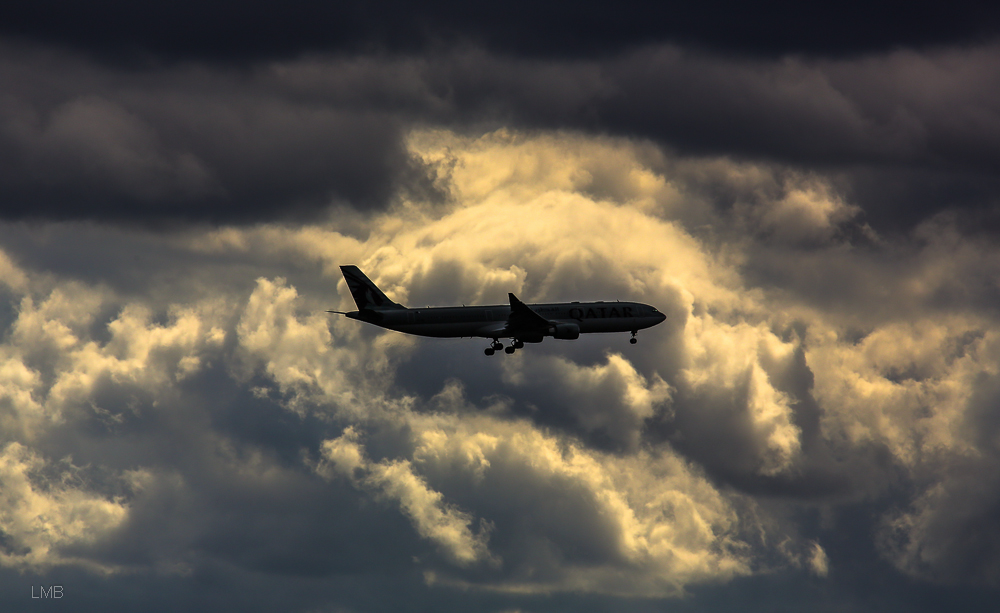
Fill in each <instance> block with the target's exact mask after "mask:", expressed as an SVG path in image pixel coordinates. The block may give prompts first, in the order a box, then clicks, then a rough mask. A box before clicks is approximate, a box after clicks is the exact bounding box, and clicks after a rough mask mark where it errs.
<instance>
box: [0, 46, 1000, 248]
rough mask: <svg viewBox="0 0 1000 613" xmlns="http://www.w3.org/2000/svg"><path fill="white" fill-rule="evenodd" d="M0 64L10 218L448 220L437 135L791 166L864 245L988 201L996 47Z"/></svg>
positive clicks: (0, 180)
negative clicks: (140, 65)
mask: <svg viewBox="0 0 1000 613" xmlns="http://www.w3.org/2000/svg"><path fill="white" fill-rule="evenodd" d="M4 55H5V56H6V58H7V59H6V61H5V62H4V65H3V71H2V74H0V79H2V80H3V81H4V83H5V96H4V97H3V98H2V99H0V120H2V123H0V158H2V159H3V161H4V164H3V170H2V171H0V199H2V214H3V216H4V217H6V218H8V219H10V218H24V217H34V218H94V219H125V220H140V221H142V220H164V219H166V220H170V219H176V220H205V221H215V222H222V221H237V222H240V221H243V222H246V221H253V220H259V219H264V220H268V219H296V218H309V217H315V216H317V215H321V214H322V213H323V212H324V211H326V210H327V208H328V207H329V206H330V205H331V204H336V203H340V204H343V203H348V204H350V205H353V206H355V207H360V208H367V207H372V206H376V207H378V206H383V205H385V204H386V203H387V202H388V201H390V200H391V199H392V198H393V197H394V196H397V195H398V194H401V193H402V194H404V195H407V194H408V195H411V196H413V197H416V198H419V199H430V200H436V201H440V200H441V199H443V198H444V197H445V195H444V194H445V191H446V189H447V185H446V182H442V176H444V177H446V175H447V168H446V167H442V168H439V169H433V168H428V167H426V166H425V165H423V164H421V163H418V162H417V161H416V160H415V159H414V158H413V157H412V156H411V155H409V154H408V152H407V149H406V143H405V139H406V135H407V134H408V133H409V131H410V130H411V129H413V128H415V127H421V126H435V125H437V126H444V127H448V128H451V129H458V130H461V131H466V132H468V131H471V132H481V131H482V130H484V129H492V128H495V127H499V126H507V127H512V128H517V127H520V128H527V129H544V130H550V129H570V130H579V131H584V132H597V133H603V134H609V133H610V134H616V135H622V136H628V137H635V138H640V139H645V140H649V141H652V142H654V143H656V144H658V145H659V146H661V147H665V148H667V149H669V150H673V151H676V152H678V153H680V154H684V155H712V156H715V155H724V156H731V157H735V158H739V159H744V160H753V161H758V162H772V163H776V164H782V165H786V166H788V167H791V168H795V169H798V170H800V171H807V172H813V173H816V174H817V175H818V176H823V177H825V178H826V179H827V180H829V181H831V182H832V185H834V186H835V187H836V188H837V189H838V191H840V192H841V193H842V194H843V195H844V196H845V197H846V198H848V199H849V200H850V201H851V202H852V203H854V204H857V205H859V206H861V207H862V209H864V214H865V219H866V220H868V221H869V222H870V223H872V224H873V225H874V226H875V227H876V228H894V229H895V228H906V227H909V226H912V225H913V224H914V223H916V222H918V221H920V220H922V219H925V218H926V217H928V216H930V215H932V214H934V213H935V212H937V211H940V210H943V209H947V208H956V207H957V208H965V209H969V210H973V211H989V210H991V209H992V207H993V206H994V205H995V204H996V202H998V197H1000V183H998V182H997V179H996V176H997V172H998V170H1000V82H998V81H997V79H996V77H995V76H994V75H996V74H1000V71H998V67H1000V59H998V58H1000V55H998V48H997V47H995V46H979V47H970V48H965V49H953V50H938V51H933V52H927V53H922V54H918V53H915V52H911V51H895V52H891V53H887V54H882V55H872V56H866V57H863V58H855V59H843V60H817V59H809V58H798V57H787V58H784V59H778V60H770V59H730V58H725V57H722V56H716V55H708V54H704V53H698V52H692V51H688V50H684V49H682V48H678V47H664V46H658V47H646V48H644V49H641V50H637V51H632V52H628V53H624V54H619V55H614V56H607V57H600V58H594V59H569V60H562V59H539V60H534V59H532V60H529V59H523V58H516V57H507V56H501V55H496V54H492V53H490V52H489V51H486V50H483V49H482V48H476V47H455V48H450V49H448V50H443V51H436V52H434V53H433V54H431V55H427V56H416V55H413V56H385V55H377V54H376V55H355V56H351V57H349V58H344V57H313V58H307V59H297V60H290V61H287V62H279V63H259V64H257V65H255V66H254V67H252V68H245V69H236V68H227V67H224V66H220V65H211V64H204V65H178V66H177V67H173V68H151V69H121V68H111V67H107V66H104V65H101V64H95V63H91V62H87V61H81V60H77V59H71V58H70V57H69V56H66V55H63V54H60V53H55V52H43V51H39V50H38V49H35V48H32V49H31V50H29V51H28V52H26V51H25V48H23V47H20V46H17V45H13V46H12V45H8V46H7V47H6V48H5V53H4ZM660 171H661V172H664V171H666V169H660ZM709 183H710V181H709ZM733 204H735V203H733V202H728V203H727V202H726V201H725V199H724V198H722V199H720V200H719V206H731V205H733Z"/></svg>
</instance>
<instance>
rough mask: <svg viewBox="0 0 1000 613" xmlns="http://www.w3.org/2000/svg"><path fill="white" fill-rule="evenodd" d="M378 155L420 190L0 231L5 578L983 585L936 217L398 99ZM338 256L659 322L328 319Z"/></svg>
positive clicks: (984, 403)
mask: <svg viewBox="0 0 1000 613" xmlns="http://www.w3.org/2000/svg"><path fill="white" fill-rule="evenodd" d="M405 152H406V155H407V156H408V157H410V158H411V159H413V160H414V161H415V163H416V164H418V165H420V166H422V167H425V168H428V169H431V170H432V171H433V174H435V175H437V176H438V178H439V188H440V189H444V190H446V191H447V193H448V194H449V199H448V200H447V201H445V202H427V201H425V200H423V199H420V198H416V197H414V195H413V194H412V193H411V194H410V195H406V194H400V195H399V196H398V200H397V201H396V204H394V205H393V206H391V207H390V208H388V209H384V210H381V211H369V212H365V213H359V214H355V215H353V216H347V215H345V216H344V217H343V218H338V219H333V220H331V221H329V222H325V223H322V224H315V225H296V226H293V225H271V224H256V225H248V226H241V227H234V226H230V227H221V228H215V229H208V228H179V229H175V230H173V231H171V232H152V231H140V230H135V229H123V228H116V227H108V226H102V225H98V224H88V223H80V222H74V223H49V224H40V225H39V224H36V225H28V224H24V223H7V224H6V225H4V226H3V227H2V228H0V241H2V244H3V245H4V257H3V258H2V259H0V279H2V291H3V295H4V298H5V301H6V302H7V304H8V305H9V308H7V309H6V310H5V311H3V313H2V316H3V318H4V319H3V321H4V325H5V330H6V333H5V336H4V338H3V343H2V344H0V394H2V395H0V424H2V428H0V433H2V440H0V486H2V487H0V492H2V495H0V508H2V510H3V512H2V514H0V530H2V532H0V536H2V538H0V565H2V570H0V581H3V582H4V584H5V585H11V586H13V588H12V589H13V591H8V590H6V589H5V590H4V593H5V594H7V593H10V594H14V595H13V596H10V597H7V596H5V598H8V599H9V602H10V603H11V606H12V608H14V609H17V608H24V605H23V602H27V600H26V598H27V597H26V596H25V598H22V597H21V596H18V594H20V593H22V592H23V594H27V587H26V586H28V585H29V584H30V583H31V582H34V583H36V584H39V583H45V584H50V583H55V582H64V583H65V584H66V585H67V586H68V587H67V589H69V588H70V587H72V589H73V590H74V593H75V594H77V595H78V597H79V598H81V600H86V602H89V603H93V607H94V608H100V606H101V605H106V604H107V602H114V603H116V604H120V605H121V608H130V607H131V608H134V609H148V608H149V601H146V600H144V598H145V597H146V595H147V594H152V595H156V594H162V593H168V596H169V597H168V599H167V600H166V601H164V602H165V603H166V604H165V605H164V606H165V607H167V608H170V607H173V606H174V605H175V604H177V603H178V602H179V603H181V604H182V605H183V606H190V607H192V608H194V609H199V608H200V609H206V610H207V609H208V608H212V607H214V606H216V605H217V604H218V602H221V601H224V600H226V599H227V595H230V596H233V597H234V598H237V599H238V600H239V602H241V603H243V604H244V606H245V608H247V609H254V608H256V609H258V610H263V609H269V608H273V606H275V603H279V602H280V603H284V604H285V606H286V607H287V608H290V609H295V610H309V609H311V608H315V607H323V606H326V607H330V606H333V607H343V608H345V609H347V610H414V609H418V608H422V607H424V606H425V605H427V606H435V607H436V608H440V609H442V610H448V609H455V610H468V609H469V608H481V609H484V610H496V611H502V610H511V609H515V610H516V609H521V610H587V609H588V608H589V609H590V610H607V609H619V610H620V609H623V608H625V609H627V608H632V609H634V610H645V609H647V608H650V609H656V608H660V607H662V606H664V601H663V599H673V598H676V597H677V596H680V595H683V594H688V595H690V597H689V598H688V599H687V600H682V601H676V600H670V606H674V605H676V606H679V607H685V606H687V607H689V608H691V609H692V610H698V609H700V608H712V607H713V606H714V605H713V603H715V600H713V599H715V598H722V599H725V598H726V597H730V598H740V599H741V600H742V599H743V598H744V597H745V594H744V592H743V590H749V591H751V592H753V591H754V590H759V589H760V586H762V585H769V584H768V582H770V581H773V582H776V584H778V585H779V587H780V589H776V590H774V591H773V593H772V595H771V596H769V598H771V599H772V600H770V601H769V602H768V603H762V604H761V607H762V608H768V607H767V606H766V605H767V604H770V605H773V606H779V605H780V606H790V604H789V603H795V602H800V603H813V604H815V602H817V601H819V602H823V603H825V604H828V605H829V606H831V607H832V606H844V607H848V608H849V607H851V606H857V607H860V608H869V606H870V605H871V604H872V603H875V602H880V601H881V600H882V599H892V600H894V601H895V602H897V603H900V604H899V606H900V607H901V608H905V609H911V610H912V609H916V608H919V607H922V606H929V605H927V602H933V599H929V600H928V599H927V598H926V597H927V596H928V595H931V596H934V595H936V597H947V598H951V599H954V598H965V599H968V600H967V602H969V603H970V606H973V605H975V604H976V603H977V602H978V603H980V604H982V602H985V601H987V600H988V599H989V598H990V597H991V595H992V594H993V592H992V590H993V589H994V588H995V582H996V580H997V567H998V560H1000V546H998V544H997V542H996V539H995V538H993V536H994V535H993V532H994V531H995V523H996V522H995V519H994V517H993V516H994V515H995V508H996V504H995V501H996V496H997V492H998V491H1000V490H998V485H1000V482H998V481H997V480H996V479H995V478H994V477H995V474H994V473H995V470H993V468H992V466H993V464H995V457H994V456H995V444H994V443H995V440H996V425H997V422H996V419H995V418H994V417H993V413H994V411H993V407H995V405H996V401H997V390H998V389H1000V387H998V385H997V377H998V373H997V371H996V366H995V365H996V363H997V357H998V352H1000V342H998V338H997V335H996V332H995V330H996V329H997V326H996V322H997V310H996V302H995V300H993V299H992V298H993V292H995V291H996V278H997V270H996V265H995V262H996V261H998V260H997V253H996V245H994V244H993V243H992V242H991V241H987V240H984V239H982V238H975V237H970V236H968V235H966V234H964V233H963V230H962V227H961V225H960V224H958V223H956V221H955V218H954V216H952V215H947V214H944V215H939V216H937V217H935V218H933V219H932V220H930V221H928V222H925V223H924V224H922V225H920V226H919V227H918V228H916V229H915V230H914V231H913V232H911V233H909V234H907V235H905V236H891V235H883V234H880V233H879V232H877V231H875V230H873V229H872V228H870V227H867V226H865V225H864V224H861V223H859V222H858V218H859V216H860V215H861V214H862V211H861V209H860V208H859V207H858V206H857V205H855V204H853V203H851V202H850V201H849V200H848V199H847V198H846V197H845V196H843V195H842V194H841V193H840V192H838V189H837V185H836V184H835V183H833V182H832V181H829V180H825V179H823V178H822V177H820V176H817V175H816V174H814V173H808V172H802V171H799V170H797V169H795V168H794V167H789V166H782V165H779V164H776V163H773V162H770V163H751V162H737V161H733V160H732V159H729V158H726V157H691V156H682V155H675V154H671V153H665V152H663V151H662V150H659V149H658V148H656V147H655V146H653V145H651V144H649V143H648V142H633V141H631V140H628V139H613V138H608V137H600V138H595V137H591V136H586V135H582V134H572V133H566V132H563V133H558V132H531V133H522V132H516V131H511V130H501V131H497V132H494V133H490V134H486V135H483V136H477V137H473V136H466V135H462V134H458V133H455V132H452V131H449V130H441V129H426V130H420V131H415V132H412V133H411V134H410V136H409V138H408V139H407V141H406V142H405ZM349 262H354V263H357V264H359V265H361V266H362V267H364V268H365V269H366V270H367V271H368V272H369V273H370V274H371V275H372V277H373V278H374V279H375V280H376V281H377V282H378V283H379V284H380V286H382V287H383V288H385V290H386V291H387V292H388V293H389V294H390V295H391V296H392V297H394V298H395V299H397V300H400V301H402V302H404V303H408V304H414V305H422V304H428V303H459V302H463V301H467V302H481V303H490V302H500V301H502V300H503V298H504V295H505V293H506V292H507V291H515V292H517V293H518V295H519V296H522V297H523V298H524V299H525V300H528V301H541V300H565V299H584V300H585V299H614V298H618V297H621V298H625V297H628V298H631V299H636V300H642V301H645V302H649V303H652V304H655V305H657V306H658V307H659V308H660V309H661V310H662V311H663V312H664V313H666V314H667V315H668V319H667V321H666V322H664V324H662V325H661V326H659V327H657V328H654V329H652V330H648V331H644V332H643V333H641V334H640V343H639V344H638V345H636V346H634V347H632V346H630V345H628V343H627V342H626V341H627V337H626V336H608V337H601V338H586V339H581V340H580V341H576V342H572V343H570V342H559V341H547V342H545V343H543V344H541V345H538V346H532V347H530V348H529V349H528V350H525V351H523V352H519V353H518V354H515V356H513V357H508V356H504V357H503V358H501V359H500V360H499V361H498V360H497V359H496V358H495V357H494V358H493V359H492V360H490V359H487V358H485V357H484V356H483V355H482V353H481V349H482V347H481V344H480V343H478V342H476V341H473V340H468V339H466V340H454V341H447V340H445V341H422V340H417V339H413V338H411V337H406V336H403V335H400V334H396V333H388V332H382V331H379V330H377V329H375V328H372V327H369V326H364V325H361V324H359V323H358V322H355V321H350V320H345V319H331V318H330V316H328V315H326V314H325V313H324V312H323V311H324V310H325V309H326V308H337V307H343V306H347V305H349V304H350V297H349V295H348V293H347V291H346V288H344V287H343V285H342V284H341V283H340V279H339V272H338V268H337V266H338V265H339V264H343V263H349ZM870 576H880V577H883V578H884V582H883V583H882V584H880V585H871V584H870V583H866V581H869V579H868V577H870ZM907 578H910V579H907ZM784 581H787V582H791V583H795V584H796V585H795V586H789V585H785V584H783V583H782V582H784ZM908 581H913V582H912V583H908ZM129 584H131V585H133V586H142V588H141V590H142V591H141V593H139V592H135V591H132V590H138V589H139V588H137V587H132V588H129V587H127V586H128V585H129ZM352 585H353V587H352ZM914 585H915V586H916V587H914ZM329 586H333V587H329ZM359 586H364V589H365V591H361V587H359ZM967 586H968V587H967ZM22 588H24V589H22ZM18 590H21V592H18ZM370 591H374V592H375V593H376V594H378V595H377V596H371V595H366V593H367V592H370ZM769 593H771V592H769ZM23 594H22V595H23ZM726 595H728V596H726ZM171 599H173V600H171ZM980 601H982V602H980ZM802 606H807V605H805V604H803V605H802Z"/></svg>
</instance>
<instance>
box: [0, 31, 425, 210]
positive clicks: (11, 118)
mask: <svg viewBox="0 0 1000 613" xmlns="http://www.w3.org/2000/svg"><path fill="white" fill-rule="evenodd" d="M20 52H24V55H23V56H22V55H20V54H19V53H20ZM4 55H5V57H6V59H5V61H4V62H3V65H2V67H0V79H2V80H3V82H4V96H3V97H2V100H0V160H2V161H3V170H2V171H0V185H2V188H0V190H2V210H3V215H4V216H5V217H6V218H8V219H10V218H47V219H53V218H55V219H61V218H62V219H65V218H95V219H122V220H137V221H145V220H151V221H155V220H160V219H178V220H193V221H198V220H206V221H221V220H230V221H240V220H256V219H274V218H285V219H288V218H296V217H299V218H302V217H310V216H312V215H314V214H315V211H317V210H322V209H323V208H324V207H326V206H329V205H330V204H331V203H337V202H341V203H342V202H350V203H351V204H354V205H355V206H360V207H365V206H378V205H381V204H384V202H385V201H386V200H387V199H388V198H389V196H390V194H391V193H393V191H394V189H395V188H396V187H397V183H398V181H397V180H398V178H400V177H404V178H412V177H413V172H414V171H416V172H419V169H415V168H414V167H413V162H412V160H410V159H409V158H408V156H407V154H406V152H405V150H404V147H403V143H402V131H401V126H400V124H399V122H398V121H397V119H396V118H394V117H392V116H389V115H387V114H386V113H384V112H380V111H379V110H377V109H371V108H369V105H367V104H366V103H367V100H364V99H363V100H362V101H361V103H360V104H350V103H348V104H340V105H336V104H334V105H330V104H327V105H322V106H320V105H313V104H309V103H302V102H300V101H296V100H295V99H294V97H289V96H287V95H282V94H280V93H279V94H275V93H272V92H270V91H268V88H267V87H265V86H261V84H260V83H257V82H255V80H254V79H253V78H252V76H251V75H242V74H240V73H238V72H227V71H224V70H222V71H218V70H216V71H211V70H208V71H206V70H202V69H197V68H191V69H186V68H181V69H178V70H177V71H173V70H165V71H157V70H154V71H152V72H146V73H141V72H140V73H134V72H128V71H124V72H123V71H114V70H108V69H105V68H102V67H100V66H98V65H94V64H89V63H87V62H79V61H76V60H74V59H71V58H69V57H67V56H63V55H59V54H55V55H53V54H49V53H46V52H40V51H37V50H24V49H20V48H11V47H5V49H4ZM25 57H26V58H27V59H25ZM15 58H16V59H15ZM248 81H249V83H248ZM362 98H364V97H362Z"/></svg>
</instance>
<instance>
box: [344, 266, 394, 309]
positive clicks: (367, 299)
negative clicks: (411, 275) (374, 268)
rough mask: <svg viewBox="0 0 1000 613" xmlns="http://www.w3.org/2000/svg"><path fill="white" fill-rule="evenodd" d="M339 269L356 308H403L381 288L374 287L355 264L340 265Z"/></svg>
mask: <svg viewBox="0 0 1000 613" xmlns="http://www.w3.org/2000/svg"><path fill="white" fill-rule="evenodd" d="M340 270H341V272H343V273H344V280H346V281H347V287H348V289H350V290H351V296H353V297H354V302H355V303H356V304H357V305H358V310H360V311H364V310H368V309H401V308H403V307H401V306H400V305H398V304H396V303H395V302H393V301H392V300H389V298H388V296H386V295H385V294H383V293H382V290H380V289H379V288H378V287H376V286H375V284H374V283H372V282H371V280H370V279H369V278H368V277H367V276H365V273H363V272H361V269H359V268H358V267H357V266H341V267H340Z"/></svg>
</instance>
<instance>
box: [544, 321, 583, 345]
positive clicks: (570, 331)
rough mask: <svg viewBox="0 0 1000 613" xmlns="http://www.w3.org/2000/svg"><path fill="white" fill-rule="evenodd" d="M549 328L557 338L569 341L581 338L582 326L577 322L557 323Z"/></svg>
mask: <svg viewBox="0 0 1000 613" xmlns="http://www.w3.org/2000/svg"><path fill="white" fill-rule="evenodd" d="M549 330H550V332H551V334H552V336H553V337H555V338H561V339H563V340H567V341H571V340H573V339H577V338H580V326H578V325H576V324H556V325H554V326H552V327H551V328H550V329H549Z"/></svg>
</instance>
